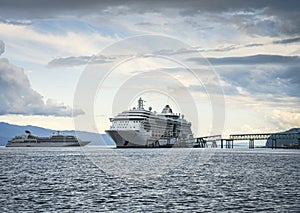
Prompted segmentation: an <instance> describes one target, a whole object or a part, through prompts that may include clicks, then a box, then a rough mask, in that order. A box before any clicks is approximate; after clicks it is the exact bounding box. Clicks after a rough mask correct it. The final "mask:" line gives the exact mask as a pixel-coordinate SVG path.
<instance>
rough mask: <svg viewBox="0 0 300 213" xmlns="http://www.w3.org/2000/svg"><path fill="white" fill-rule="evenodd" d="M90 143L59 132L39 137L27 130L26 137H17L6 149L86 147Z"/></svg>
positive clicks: (8, 143) (9, 142)
mask: <svg viewBox="0 0 300 213" xmlns="http://www.w3.org/2000/svg"><path fill="white" fill-rule="evenodd" d="M88 143H90V141H82V140H80V139H78V138H76V137H75V136H73V135H66V134H61V133H60V132H59V131H58V132H56V133H53V134H52V135H51V136H50V137H38V136H35V135H32V134H31V132H30V131H28V130H26V131H25V135H20V136H16V137H14V138H13V139H11V140H10V141H8V142H7V144H6V147H66V146H85V145H87V144H88Z"/></svg>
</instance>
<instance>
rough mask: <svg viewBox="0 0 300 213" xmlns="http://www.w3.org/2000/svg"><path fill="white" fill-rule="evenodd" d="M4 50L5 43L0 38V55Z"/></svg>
mask: <svg viewBox="0 0 300 213" xmlns="http://www.w3.org/2000/svg"><path fill="white" fill-rule="evenodd" d="M4 52H5V44H4V42H3V41H1V40H0V55H2V54H3V53H4Z"/></svg>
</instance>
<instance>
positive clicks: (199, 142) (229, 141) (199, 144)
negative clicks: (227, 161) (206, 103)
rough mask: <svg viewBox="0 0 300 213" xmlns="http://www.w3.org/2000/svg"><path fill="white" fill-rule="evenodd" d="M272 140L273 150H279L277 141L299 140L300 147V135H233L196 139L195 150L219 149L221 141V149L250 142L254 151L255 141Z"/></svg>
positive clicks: (250, 147) (250, 146)
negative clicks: (237, 142)
mask: <svg viewBox="0 0 300 213" xmlns="http://www.w3.org/2000/svg"><path fill="white" fill-rule="evenodd" d="M268 139H271V140H272V147H271V148H272V149H276V148H279V147H278V146H277V140H279V139H297V140H298V144H299V147H300V133H288V132H287V133H254V134H231V135H229V138H222V135H211V136H203V137H197V138H194V148H205V147H208V143H211V147H212V148H215V147H217V141H220V146H221V147H220V148H221V149H223V148H231V149H232V148H233V142H234V141H248V142H249V149H254V147H255V140H268Z"/></svg>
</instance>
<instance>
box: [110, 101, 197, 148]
mask: <svg viewBox="0 0 300 213" xmlns="http://www.w3.org/2000/svg"><path fill="white" fill-rule="evenodd" d="M110 121H111V123H112V124H111V127H110V130H106V132H107V133H108V134H109V135H110V137H111V138H112V139H113V140H114V141H115V143H116V146H117V148H156V147H158V148H160V147H161V148H171V147H192V146H193V139H194V138H193V133H192V131H191V123H190V122H188V121H187V120H185V119H184V116H183V115H180V113H173V111H172V109H171V107H170V106H169V105H166V106H165V107H164V108H163V110H162V112H161V113H156V112H155V111H154V112H152V108H151V107H149V109H148V110H146V109H144V100H142V98H140V99H139V100H138V106H137V108H136V107H133V108H132V109H130V110H126V111H124V112H121V113H119V114H118V115H116V116H115V117H113V118H110Z"/></svg>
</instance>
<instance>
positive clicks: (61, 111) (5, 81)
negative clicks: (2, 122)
mask: <svg viewBox="0 0 300 213" xmlns="http://www.w3.org/2000/svg"><path fill="white" fill-rule="evenodd" d="M0 90H1V94H0V114H1V115H6V114H23V115H46V116H48V115H53V116H72V115H73V114H74V116H76V115H80V114H83V111H82V110H74V111H73V110H72V108H71V107H69V106H65V105H64V104H60V103H56V102H55V101H53V100H48V101H47V102H46V103H44V101H43V97H42V96H41V95H40V94H39V93H38V92H36V91H35V90H33V89H32V88H31V85H30V82H29V80H28V78H27V76H26V75H25V73H24V70H23V69H22V68H19V67H17V66H14V65H13V64H10V63H9V61H8V60H7V59H5V58H2V59H0Z"/></svg>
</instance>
